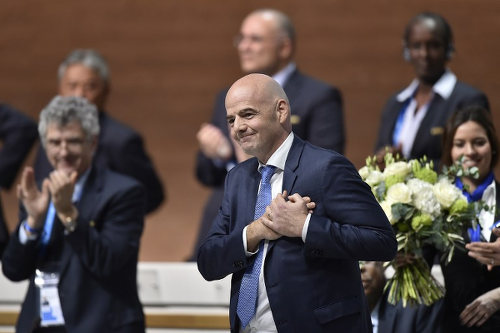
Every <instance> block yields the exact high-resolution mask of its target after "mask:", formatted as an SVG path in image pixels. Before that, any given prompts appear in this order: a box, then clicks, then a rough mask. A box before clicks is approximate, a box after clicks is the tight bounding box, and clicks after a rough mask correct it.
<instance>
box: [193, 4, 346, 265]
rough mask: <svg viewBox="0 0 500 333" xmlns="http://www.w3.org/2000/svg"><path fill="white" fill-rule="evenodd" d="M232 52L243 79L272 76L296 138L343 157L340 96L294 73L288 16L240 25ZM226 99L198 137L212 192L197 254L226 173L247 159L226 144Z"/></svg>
mask: <svg viewBox="0 0 500 333" xmlns="http://www.w3.org/2000/svg"><path fill="white" fill-rule="evenodd" d="M235 47H236V49H237V52H238V56H239V60H240V67H241V71H242V73H244V74H250V73H262V74H266V75H269V76H272V77H273V79H275V80H276V81H277V82H278V83H279V84H280V85H281V86H282V87H283V89H284V90H285V92H286V93H287V95H288V97H289V99H290V104H291V106H292V107H293V110H292V115H291V123H292V127H293V131H294V133H295V134H296V135H297V136H299V137H300V138H301V139H304V140H307V141H309V142H311V143H312V144H315V145H318V146H320V147H323V148H327V149H332V150H335V151H336V152H339V153H341V154H342V153H343V152H344V145H345V137H344V136H345V131H344V118H343V112H342V97H341V94H340V91H339V90H338V89H337V88H336V87H334V86H331V85H329V84H326V83H324V82H321V81H319V80H316V79H315V78H312V77H310V76H308V75H306V74H304V73H303V72H301V71H300V70H299V69H298V67H297V65H296V63H295V61H294V55H295V52H296V34H295V28H294V26H293V23H292V21H291V20H290V18H289V17H288V16H287V15H285V14H284V13H283V12H280V11H278V10H275V9H267V8H266V9H257V10H255V11H253V12H251V13H250V14H248V15H247V16H246V17H245V19H244V20H243V22H242V23H241V27H240V32H239V34H238V36H237V37H236V39H235ZM226 93H227V89H224V90H223V91H222V92H221V93H219V95H217V98H216V102H215V107H214V110H213V115H212V120H211V122H210V123H206V124H203V125H202V126H201V128H200V130H199V131H198V133H197V135H196V137H197V139H198V143H199V147H200V150H199V153H198V154H197V162H196V176H197V178H198V180H199V181H200V182H201V183H202V184H203V185H205V186H209V187H211V188H213V189H214V191H213V192H212V194H211V196H210V198H209V200H208V202H207V204H206V206H205V210H204V212H203V217H202V221H201V222H200V230H199V233H198V239H197V242H196V246H195V249H197V248H198V246H199V245H200V244H201V241H202V240H203V239H204V238H205V237H206V236H207V233H208V230H209V228H210V226H211V225H212V221H213V220H214V217H215V216H216V215H217V210H218V209H219V207H220V204H221V201H222V197H223V185H224V178H225V177H226V174H227V171H228V170H229V169H231V168H232V167H233V166H234V165H235V164H237V163H239V162H241V161H243V160H245V159H246V158H248V156H246V155H245V154H244V153H242V152H241V149H238V145H235V144H234V143H233V142H232V141H231V139H230V135H229V131H228V128H227V124H226V109H225V107H224V100H225V98H226ZM194 258H196V256H195V257H194Z"/></svg>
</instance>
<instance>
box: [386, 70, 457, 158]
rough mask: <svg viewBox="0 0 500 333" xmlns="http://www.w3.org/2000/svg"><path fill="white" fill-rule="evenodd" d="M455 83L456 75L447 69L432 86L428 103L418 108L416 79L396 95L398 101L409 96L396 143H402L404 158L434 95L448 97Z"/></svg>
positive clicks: (409, 151) (408, 154) (406, 156)
mask: <svg viewBox="0 0 500 333" xmlns="http://www.w3.org/2000/svg"><path fill="white" fill-rule="evenodd" d="M456 83H457V77H456V76H455V74H453V73H452V72H451V71H449V70H447V71H446V72H445V73H444V74H443V75H442V76H441V77H440V78H439V80H438V81H437V82H436V83H435V84H434V86H433V87H432V92H433V96H432V97H431V99H430V101H429V103H426V104H425V105H421V106H420V107H419V108H417V101H416V100H415V98H414V95H415V91H416V90H417V88H418V85H419V82H418V80H417V79H415V80H413V81H412V83H410V85H409V86H408V87H407V88H406V89H405V90H403V91H402V92H400V93H399V94H398V95H397V96H396V100H397V101H398V102H400V103H403V102H404V101H406V100H408V99H409V98H410V102H409V104H408V106H407V108H406V112H405V114H404V118H403V123H402V125H401V130H400V131H399V138H398V143H399V144H401V145H402V151H403V156H404V157H405V158H408V157H409V156H410V153H411V149H412V147H413V143H414V142H415V137H416V135H417V132H418V129H419V128H420V124H421V123H422V120H423V119H424V117H425V115H426V114H427V111H428V109H429V105H430V103H431V102H432V99H433V98H434V95H435V94H438V95H439V96H441V97H442V98H443V99H445V100H446V99H448V98H449V97H450V95H451V93H452V92H453V88H454V87H455V84H456ZM403 133H404V134H403Z"/></svg>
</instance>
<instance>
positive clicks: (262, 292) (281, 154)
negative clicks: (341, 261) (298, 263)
mask: <svg viewBox="0 0 500 333" xmlns="http://www.w3.org/2000/svg"><path fill="white" fill-rule="evenodd" d="M293 137H294V135H293V133H290V134H289V135H288V137H287V138H286V140H285V141H284V142H283V143H282V144H281V146H280V147H279V148H278V149H277V150H276V151H275V152H274V153H273V155H271V157H270V158H269V160H268V161H267V165H272V166H275V167H276V170H275V172H274V174H273V176H272V177H271V195H272V198H275V197H276V196H277V195H278V194H280V193H281V192H282V188H283V172H284V169H285V162H286V159H287V157H288V152H289V151H290V148H291V147H292V142H293ZM262 167H264V164H262V163H260V161H259V170H260V169H261V168H262ZM259 189H260V186H259ZM285 190H286V189H285ZM310 217H311V214H308V216H307V218H306V223H305V224H304V228H303V229H302V240H303V241H304V242H305V235H306V234H307V228H308V226H309V220H310ZM246 230H247V227H245V229H243V235H242V238H243V246H244V247H245V251H246V254H247V256H252V255H255V254H256V253H257V252H253V253H252V252H248V250H247V238H246ZM268 246H269V241H268V240H266V241H265V242H264V248H263V251H264V253H263V255H262V266H261V269H260V275H259V287H258V295H257V309H256V311H255V316H254V317H253V318H252V320H251V321H250V323H249V324H248V325H247V327H245V329H240V332H243V333H248V332H277V329H276V325H275V323H274V318H273V314H272V312H271V307H270V305H269V299H268V297H267V290H266V284H265V281H264V263H265V261H266V255H267V248H268ZM257 251H258V250H257Z"/></svg>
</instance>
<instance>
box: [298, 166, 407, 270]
mask: <svg viewBox="0 0 500 333" xmlns="http://www.w3.org/2000/svg"><path fill="white" fill-rule="evenodd" d="M322 174H323V175H324V176H323V179H321V183H320V186H321V192H322V193H323V196H322V199H321V201H320V202H319V205H321V206H322V207H321V211H324V212H325V214H324V215H323V214H314V213H313V214H312V216H311V220H310V222H309V229H308V231H307V237H306V243H305V254H306V255H308V256H312V257H325V258H335V259H346V260H378V261H388V260H391V259H392V258H393V257H394V256H395V254H396V250H397V242H396V238H395V236H394V232H393V230H392V227H391V225H390V223H389V221H388V220H387V217H386V215H385V214H384V211H383V210H382V208H381V207H380V205H379V204H378V203H377V201H376V200H375V198H374V196H373V194H372V193H371V190H370V188H369V186H368V185H367V184H365V183H364V182H363V181H362V180H361V178H360V177H359V175H358V173H357V171H356V169H355V168H354V166H352V165H351V164H350V163H349V162H348V161H347V160H346V159H345V158H334V159H331V161H330V163H329V164H328V165H327V167H326V170H323V171H322ZM313 200H314V199H313ZM318 208H319V207H318Z"/></svg>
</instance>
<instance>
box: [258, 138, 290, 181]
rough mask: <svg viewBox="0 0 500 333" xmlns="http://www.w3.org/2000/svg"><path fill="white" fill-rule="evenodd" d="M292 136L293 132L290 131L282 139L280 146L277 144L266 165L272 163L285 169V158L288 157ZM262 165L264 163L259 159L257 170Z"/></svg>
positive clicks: (278, 167)
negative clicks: (283, 139)
mask: <svg viewBox="0 0 500 333" xmlns="http://www.w3.org/2000/svg"><path fill="white" fill-rule="evenodd" d="M293 136H294V135H293V132H290V134H288V137H287V138H286V139H285V141H283V143H282V144H281V146H279V147H278V149H276V151H275V152H274V153H273V154H272V155H271V157H270V158H269V160H268V161H267V164H266V165H272V166H275V167H276V168H277V169H280V170H285V163H286V158H287V157H288V153H289V152H290V148H292V143H293ZM263 167H264V164H262V163H261V162H260V161H259V171H260V169H261V168H263Z"/></svg>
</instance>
